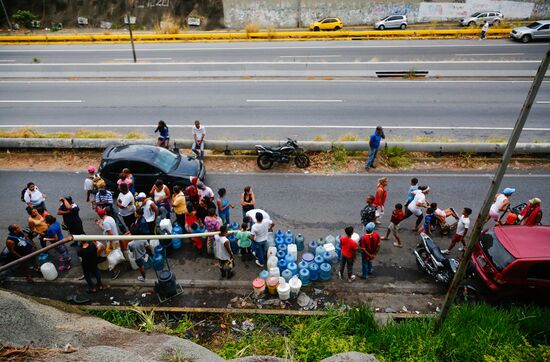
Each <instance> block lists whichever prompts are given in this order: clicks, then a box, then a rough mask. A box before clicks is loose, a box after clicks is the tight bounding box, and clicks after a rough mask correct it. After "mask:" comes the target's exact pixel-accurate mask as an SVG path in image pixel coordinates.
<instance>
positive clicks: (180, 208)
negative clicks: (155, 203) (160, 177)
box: [172, 185, 187, 227]
mask: <svg viewBox="0 0 550 362" xmlns="http://www.w3.org/2000/svg"><path fill="white" fill-rule="evenodd" d="M172 208H173V209H174V213H175V214H176V221H177V222H178V224H179V225H180V226H181V227H185V214H187V200H185V195H184V194H183V191H182V190H181V187H179V186H177V185H176V186H174V193H173V195H172Z"/></svg>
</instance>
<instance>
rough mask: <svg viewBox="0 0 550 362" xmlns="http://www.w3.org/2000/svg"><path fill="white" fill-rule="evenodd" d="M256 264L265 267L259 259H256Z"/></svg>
mask: <svg viewBox="0 0 550 362" xmlns="http://www.w3.org/2000/svg"><path fill="white" fill-rule="evenodd" d="M256 265H257V266H259V267H260V268H263V267H264V265H263V264H261V263H260V262H259V261H257V260H256Z"/></svg>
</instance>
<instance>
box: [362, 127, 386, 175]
mask: <svg viewBox="0 0 550 362" xmlns="http://www.w3.org/2000/svg"><path fill="white" fill-rule="evenodd" d="M383 138H384V139H385V138H386V135H385V134H384V129H383V128H382V126H378V127H376V130H375V131H374V133H373V134H372V135H371V136H370V139H369V148H370V149H369V157H368V158H367V162H366V163H365V170H367V171H368V170H369V169H370V168H371V167H372V168H376V166H374V160H375V159H376V154H377V153H378V149H379V148H380V141H381V140H382V139H383Z"/></svg>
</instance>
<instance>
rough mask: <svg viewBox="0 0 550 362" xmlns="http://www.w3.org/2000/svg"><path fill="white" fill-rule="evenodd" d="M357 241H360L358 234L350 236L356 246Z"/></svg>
mask: <svg viewBox="0 0 550 362" xmlns="http://www.w3.org/2000/svg"><path fill="white" fill-rule="evenodd" d="M359 239H361V237H360V236H359V234H357V233H353V234H351V240H353V241H355V242H356V243H357V245H359Z"/></svg>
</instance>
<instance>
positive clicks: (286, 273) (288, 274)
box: [281, 268, 294, 283]
mask: <svg viewBox="0 0 550 362" xmlns="http://www.w3.org/2000/svg"><path fill="white" fill-rule="evenodd" d="M281 275H282V277H283V278H285V281H286V282H287V283H288V281H289V280H290V278H292V277H293V276H294V274H292V272H291V271H290V270H288V268H287V269H286V270H283V274H281Z"/></svg>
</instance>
